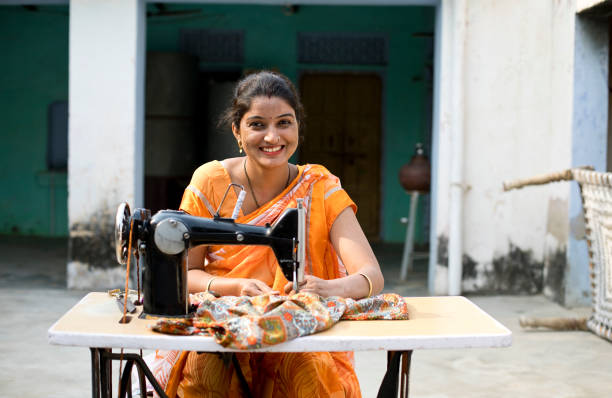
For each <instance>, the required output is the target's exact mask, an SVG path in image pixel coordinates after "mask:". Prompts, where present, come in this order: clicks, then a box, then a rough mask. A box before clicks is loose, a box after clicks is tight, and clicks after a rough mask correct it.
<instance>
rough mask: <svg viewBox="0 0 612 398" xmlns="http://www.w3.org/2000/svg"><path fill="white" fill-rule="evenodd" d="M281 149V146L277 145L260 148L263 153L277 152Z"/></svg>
mask: <svg viewBox="0 0 612 398" xmlns="http://www.w3.org/2000/svg"><path fill="white" fill-rule="evenodd" d="M281 148H282V146H281V145H278V146H269V147H263V148H261V150H262V151H264V152H277V151H280V150H281Z"/></svg>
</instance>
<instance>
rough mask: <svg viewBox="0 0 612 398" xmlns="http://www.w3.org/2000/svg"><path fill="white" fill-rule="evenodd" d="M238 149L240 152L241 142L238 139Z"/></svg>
mask: <svg viewBox="0 0 612 398" xmlns="http://www.w3.org/2000/svg"><path fill="white" fill-rule="evenodd" d="M238 150H239V152H240V153H242V142H241V141H238Z"/></svg>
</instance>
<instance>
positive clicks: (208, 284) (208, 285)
mask: <svg viewBox="0 0 612 398" xmlns="http://www.w3.org/2000/svg"><path fill="white" fill-rule="evenodd" d="M215 279H217V277H216V276H213V277H212V278H210V279H209V280H208V283H207V284H206V290H204V291H205V292H208V291H210V284H211V283H212V281H214V280H215Z"/></svg>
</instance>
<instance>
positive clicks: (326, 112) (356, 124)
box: [300, 73, 382, 239]
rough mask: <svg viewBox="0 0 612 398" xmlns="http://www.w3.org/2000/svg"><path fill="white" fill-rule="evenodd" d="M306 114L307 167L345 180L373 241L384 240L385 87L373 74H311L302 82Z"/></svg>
mask: <svg viewBox="0 0 612 398" xmlns="http://www.w3.org/2000/svg"><path fill="white" fill-rule="evenodd" d="M300 88H301V92H302V100H303V102H304V108H305V110H306V131H305V133H304V136H305V140H304V142H303V143H302V145H301V149H300V162H301V163H319V164H322V165H324V166H325V167H327V168H328V169H329V170H330V171H331V172H332V173H333V174H335V175H336V176H338V177H339V178H340V181H341V182H342V186H343V187H344V189H345V190H346V191H347V192H348V194H349V195H350V196H351V198H352V199H353V200H354V201H355V203H357V206H358V208H359V211H358V212H357V219H358V220H359V223H360V224H361V227H362V228H363V231H364V232H365V234H366V236H367V237H368V238H369V239H378V238H379V232H380V230H379V225H380V219H379V215H380V145H381V144H380V137H381V108H382V83H381V79H380V77H379V76H377V75H372V74H332V73H308V74H304V75H303V76H302V78H301V80H300Z"/></svg>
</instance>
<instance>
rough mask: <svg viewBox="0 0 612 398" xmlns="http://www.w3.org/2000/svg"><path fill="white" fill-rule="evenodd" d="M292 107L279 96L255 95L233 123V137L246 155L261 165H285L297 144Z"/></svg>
mask: <svg viewBox="0 0 612 398" xmlns="http://www.w3.org/2000/svg"><path fill="white" fill-rule="evenodd" d="M298 127H299V126H298V122H297V119H296V117H295V111H294V109H293V108H292V107H291V105H289V104H288V103H287V101H285V100H284V99H282V98H279V97H255V98H253V101H252V102H251V108H250V109H249V110H248V111H247V112H246V113H245V114H244V116H243V117H242V120H240V126H239V128H236V126H235V125H233V126H232V131H233V133H234V136H235V137H236V139H237V140H238V141H239V142H241V143H242V147H243V149H244V151H245V153H246V155H247V156H248V157H249V159H250V161H254V162H255V163H256V164H258V165H259V166H261V167H264V168H274V167H278V166H285V167H286V164H287V162H288V161H289V158H290V157H291V155H293V153H294V152H295V150H296V149H297V145H298V130H299V128H298Z"/></svg>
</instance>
